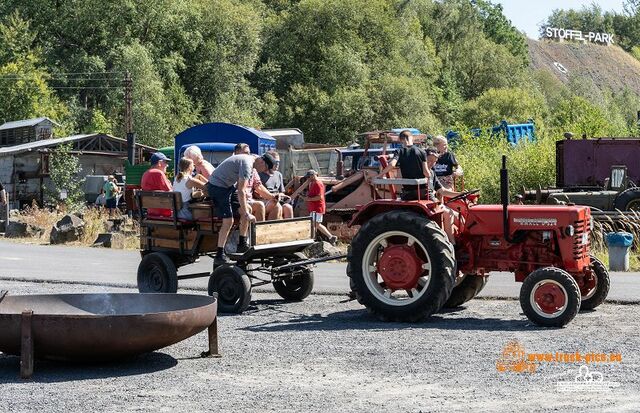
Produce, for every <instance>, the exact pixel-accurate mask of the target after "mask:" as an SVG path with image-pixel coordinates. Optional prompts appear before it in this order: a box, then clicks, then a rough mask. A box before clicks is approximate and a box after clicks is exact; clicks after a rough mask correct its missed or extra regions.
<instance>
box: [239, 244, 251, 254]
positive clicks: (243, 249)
mask: <svg viewBox="0 0 640 413" xmlns="http://www.w3.org/2000/svg"><path fill="white" fill-rule="evenodd" d="M249 248H250V247H249V245H248V244H244V245H238V246H237V247H236V254H244V253H245V252H247V251H249Z"/></svg>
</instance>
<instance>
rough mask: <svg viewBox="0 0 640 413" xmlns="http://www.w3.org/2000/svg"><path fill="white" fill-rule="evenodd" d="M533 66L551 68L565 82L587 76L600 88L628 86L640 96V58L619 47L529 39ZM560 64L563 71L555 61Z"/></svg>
mask: <svg viewBox="0 0 640 413" xmlns="http://www.w3.org/2000/svg"><path fill="white" fill-rule="evenodd" d="M527 42H528V45H529V56H530V57H531V66H532V67H533V68H534V69H547V70H549V71H550V72H551V73H553V74H554V75H555V76H557V77H558V79H560V80H561V81H562V82H564V83H567V82H568V81H569V77H573V76H586V77H590V78H591V79H593V82H594V83H595V84H596V86H598V87H600V88H604V87H609V88H611V89H612V90H615V91H619V90H623V89H625V88H628V89H630V90H632V91H634V92H636V93H637V94H639V95H640V61H638V60H636V59H635V58H634V57H633V56H631V55H630V54H628V53H627V52H625V51H624V50H622V49H621V48H619V47H618V46H600V45H596V44H590V43H585V44H581V43H570V42H551V41H536V40H532V39H528V40H527ZM555 62H558V63H560V64H561V65H562V66H563V67H564V68H565V69H566V70H567V73H562V72H561V71H560V70H559V69H558V68H557V67H556V66H555V65H554V63H555Z"/></svg>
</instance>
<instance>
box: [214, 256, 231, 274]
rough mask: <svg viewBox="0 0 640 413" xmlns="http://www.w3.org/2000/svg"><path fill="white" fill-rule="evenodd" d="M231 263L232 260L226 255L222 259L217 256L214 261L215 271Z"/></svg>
mask: <svg viewBox="0 0 640 413" xmlns="http://www.w3.org/2000/svg"><path fill="white" fill-rule="evenodd" d="M230 263H231V260H230V259H229V257H227V256H226V255H224V254H223V255H222V256H221V257H218V256H216V257H215V258H214V259H213V269H214V270H215V269H216V268H218V267H219V266H221V265H225V264H230Z"/></svg>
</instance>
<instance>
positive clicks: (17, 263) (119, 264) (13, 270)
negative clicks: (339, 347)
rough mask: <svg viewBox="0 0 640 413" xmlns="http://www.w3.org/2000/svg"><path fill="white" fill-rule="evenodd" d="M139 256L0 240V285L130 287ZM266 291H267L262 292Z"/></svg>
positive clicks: (330, 276)
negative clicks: (11, 281) (15, 281)
mask: <svg viewBox="0 0 640 413" xmlns="http://www.w3.org/2000/svg"><path fill="white" fill-rule="evenodd" d="M139 262H140V254H138V253H137V252H135V251H121V250H111V249H103V248H89V247H68V246H52V245H33V244H20V243H15V242H10V241H5V240H0V281H1V280H2V279H5V280H7V279H26V280H53V281H72V282H89V283H104V284H110V285H129V286H131V285H135V278H136V271H137V267H138V264H139ZM211 265H212V262H211V260H210V259H209V258H207V257H203V258H202V259H201V261H200V262H198V263H195V264H192V265H189V266H186V267H182V268H180V270H179V274H188V273H193V272H204V271H209V270H210V268H211ZM315 274H316V287H315V288H314V291H315V292H317V293H329V294H342V293H347V292H348V290H349V283H348V281H347V277H346V275H345V264H342V263H322V264H318V265H317V267H316V270H315ZM611 279H612V282H611V291H610V293H609V300H616V301H624V302H638V303H640V273H637V272H636V273H616V272H614V273H612V274H611ZM180 285H181V286H183V287H190V288H197V289H206V287H207V279H206V278H200V279H195V280H185V281H181V282H180ZM519 288H520V284H518V283H515V282H514V281H513V275H512V274H510V273H493V274H492V275H491V278H490V280H489V283H488V284H487V287H485V289H484V290H483V291H482V293H481V294H480V295H481V296H486V297H506V298H516V297H518V292H519ZM265 289H266V290H270V289H271V287H270V286H266V287H265Z"/></svg>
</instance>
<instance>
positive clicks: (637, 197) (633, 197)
mask: <svg viewBox="0 0 640 413" xmlns="http://www.w3.org/2000/svg"><path fill="white" fill-rule="evenodd" d="M613 209H619V210H620V211H640V188H629V189H625V190H624V191H622V192H620V193H619V194H618V196H616V199H614V200H613Z"/></svg>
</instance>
